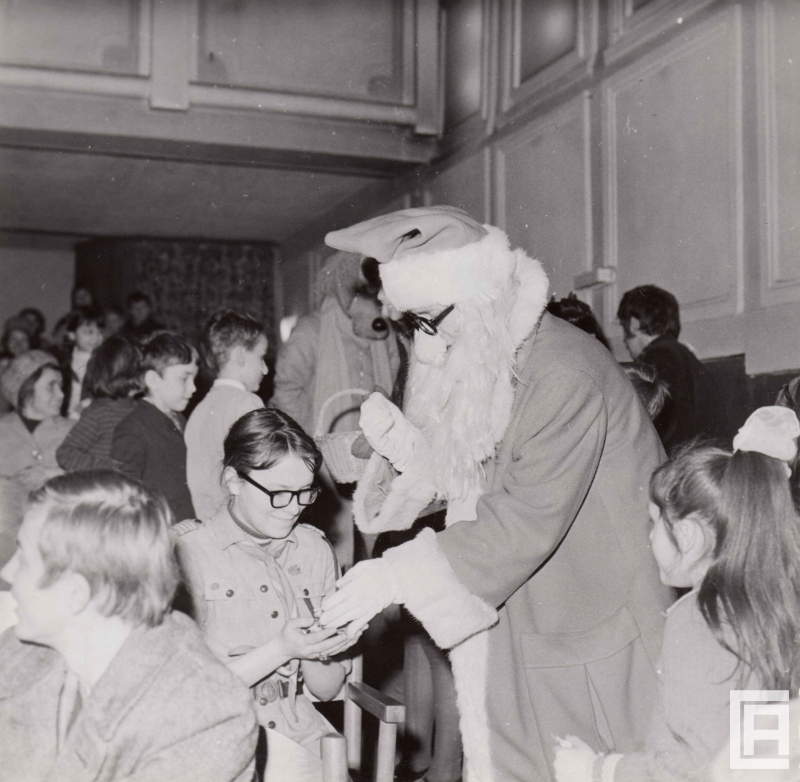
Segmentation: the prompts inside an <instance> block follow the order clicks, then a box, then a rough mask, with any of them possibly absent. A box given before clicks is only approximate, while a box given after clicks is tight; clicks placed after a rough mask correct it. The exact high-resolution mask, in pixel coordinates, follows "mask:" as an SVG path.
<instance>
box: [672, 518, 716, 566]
mask: <svg viewBox="0 0 800 782" xmlns="http://www.w3.org/2000/svg"><path fill="white" fill-rule="evenodd" d="M672 530H673V532H674V533H675V539H676V540H677V541H678V548H679V549H680V550H681V554H683V555H684V556H685V557H687V556H688V557H692V559H694V560H699V559H702V558H703V557H704V556H705V555H706V554H707V553H708V543H709V541H708V536H707V534H706V527H705V524H704V523H703V522H702V521H701V520H700V519H699V518H697V517H696V516H694V515H689V516H686V518H683V519H678V521H676V522H675V524H674V525H673V528H672Z"/></svg>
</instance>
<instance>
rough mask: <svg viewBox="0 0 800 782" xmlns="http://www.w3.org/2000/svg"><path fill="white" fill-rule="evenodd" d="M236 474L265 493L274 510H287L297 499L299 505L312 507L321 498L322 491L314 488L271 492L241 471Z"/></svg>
mask: <svg viewBox="0 0 800 782" xmlns="http://www.w3.org/2000/svg"><path fill="white" fill-rule="evenodd" d="M236 474H237V475H238V476H239V477H240V478H241V479H242V480H243V481H247V482H248V483H249V484H251V485H252V486H255V487H256V488H257V489H259V490H260V491H263V492H264V494H266V495H267V496H268V497H269V501H270V504H271V505H272V507H273V508H276V509H277V508H285V507H286V506H287V505H289V504H290V503H291V501H292V500H293V499H294V498H295V497H297V503H298V505H302V506H306V505H311V504H312V503H313V502H314V500H316V499H317V497H319V493H320V491H322V490H321V489H319V488H318V487H316V486H312V487H311V488H310V489H300V491H289V490H288V489H283V490H281V491H270V490H269V489H265V488H264V487H263V486H262V485H261V484H260V483H256V482H255V481H254V480H253V479H252V478H251V477H250V476H249V475H246V474H245V473H243V472H242V471H241V470H237V471H236Z"/></svg>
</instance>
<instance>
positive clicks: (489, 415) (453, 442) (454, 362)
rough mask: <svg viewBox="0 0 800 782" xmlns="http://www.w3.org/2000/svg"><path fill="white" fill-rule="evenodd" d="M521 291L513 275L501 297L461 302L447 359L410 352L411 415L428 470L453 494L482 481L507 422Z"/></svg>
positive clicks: (442, 492)
mask: <svg viewBox="0 0 800 782" xmlns="http://www.w3.org/2000/svg"><path fill="white" fill-rule="evenodd" d="M517 289H518V285H517V283H516V282H513V281H512V282H511V283H510V284H509V286H508V287H507V289H506V290H505V291H504V292H503V293H502V294H501V295H500V297H499V298H498V299H496V300H490V299H489V298H488V297H479V298H476V299H472V300H470V301H466V302H462V303H459V304H456V310H457V311H458V313H459V320H460V324H461V325H460V328H459V332H458V334H457V335H456V337H455V339H454V341H453V344H452V345H451V346H450V347H449V349H447V351H446V353H444V354H443V355H442V357H441V361H439V362H438V363H423V362H422V361H420V359H419V358H418V357H417V356H416V350H415V351H414V354H412V357H411V365H410V368H409V378H408V385H407V388H406V394H405V404H404V409H405V414H406V416H407V417H408V419H409V420H410V421H411V423H413V424H414V425H415V426H416V427H417V428H418V429H420V431H421V432H422V433H423V434H424V436H425V439H426V440H427V442H428V445H429V446H430V448H429V453H428V458H429V465H428V468H429V470H430V472H429V474H430V475H431V476H432V478H433V482H434V483H435V486H436V491H437V494H438V495H439V496H440V497H444V498H446V499H448V500H456V499H459V498H464V497H466V496H467V495H468V494H469V493H470V491H473V492H474V490H475V488H476V487H480V486H482V483H483V470H482V464H483V462H485V461H486V460H487V459H488V458H490V457H492V456H493V455H494V452H495V447H496V445H497V443H498V442H499V441H500V440H501V439H502V437H503V434H504V432H505V430H506V427H507V426H508V422H509V418H510V415H511V405H512V402H513V399H514V390H513V385H512V378H513V367H514V358H515V354H516V346H515V345H514V341H513V339H512V337H511V335H510V333H509V330H508V313H509V312H510V311H511V308H512V306H513V303H514V301H515V299H516V294H517ZM423 358H428V357H427V355H424V356H423Z"/></svg>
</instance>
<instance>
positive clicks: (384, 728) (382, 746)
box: [375, 722, 397, 782]
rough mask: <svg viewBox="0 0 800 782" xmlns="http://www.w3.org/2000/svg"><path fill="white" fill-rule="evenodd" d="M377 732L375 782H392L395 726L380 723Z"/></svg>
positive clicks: (395, 744) (395, 740) (395, 743)
mask: <svg viewBox="0 0 800 782" xmlns="http://www.w3.org/2000/svg"><path fill="white" fill-rule="evenodd" d="M378 731H379V732H378V760H377V762H376V764H375V782H393V780H394V751H395V747H396V746H397V724H396V723H394V722H381V723H380V727H379V729H378Z"/></svg>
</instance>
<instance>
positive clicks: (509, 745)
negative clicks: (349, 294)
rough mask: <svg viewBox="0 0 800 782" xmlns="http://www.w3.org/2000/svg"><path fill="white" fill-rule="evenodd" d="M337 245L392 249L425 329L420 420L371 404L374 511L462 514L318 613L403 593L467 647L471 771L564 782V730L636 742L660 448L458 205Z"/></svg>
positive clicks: (462, 658) (414, 382)
mask: <svg viewBox="0 0 800 782" xmlns="http://www.w3.org/2000/svg"><path fill="white" fill-rule="evenodd" d="M326 242H327V243H328V244H329V245H331V246H332V247H336V248H339V249H342V250H347V251H349V252H359V253H361V254H363V255H366V256H371V257H375V258H377V260H378V261H379V262H380V264H381V266H380V272H381V279H382V282H383V287H384V293H385V296H386V298H387V299H388V301H389V302H390V303H391V305H393V306H394V307H395V308H396V309H397V310H400V311H406V312H410V313H412V315H411V320H412V322H413V323H414V324H415V325H417V326H418V330H417V332H416V335H415V339H414V350H413V357H412V360H411V367H410V371H409V377H408V385H407V390H406V397H405V401H404V406H403V408H404V409H403V412H401V411H400V410H399V409H398V408H397V407H395V406H394V405H392V404H391V403H390V402H388V401H387V400H385V399H384V398H383V397H381V396H380V395H377V394H376V395H373V396H372V397H370V399H369V400H368V401H367V402H366V403H365V404H364V405H363V406H362V415H361V424H362V428H363V429H364V433H365V435H366V436H367V439H368V440H369V441H370V443H371V444H372V445H373V447H374V448H375V449H376V453H375V454H373V456H372V458H371V460H370V464H369V466H368V468H367V472H366V474H365V476H364V478H362V480H361V482H360V483H359V487H358V490H357V492H356V497H355V515H356V523H357V524H358V525H359V527H360V528H361V529H362V530H364V531H367V532H380V531H383V530H389V529H403V528H407V527H409V526H410V525H411V524H412V523H413V522H414V520H415V519H416V518H417V517H418V516H419V515H420V514H422V513H423V512H424V510H425V508H426V506H428V505H429V503H431V501H434V500H437V499H439V500H445V501H446V502H447V505H448V510H447V525H448V526H447V529H446V530H445V531H444V532H441V533H439V534H435V533H433V532H432V531H430V530H425V531H423V532H422V533H421V534H420V535H419V536H417V538H415V539H414V540H413V541H411V542H410V543H406V544H404V545H402V546H399V547H397V548H394V549H391V550H389V551H387V552H386V553H385V554H384V555H383V557H382V559H381V560H373V561H371V562H365V563H361V564H360V565H358V566H356V567H355V568H354V569H353V570H352V571H350V573H349V574H348V575H347V576H345V578H344V579H343V581H342V582H341V584H340V590H339V592H337V593H336V594H335V595H333V596H330V597H329V598H328V599H326V602H325V605H324V609H325V613H324V614H323V617H322V620H323V621H324V622H326V623H328V624H331V623H334V622H335V623H339V624H341V623H342V622H346V621H349V622H351V625H350V627H351V631H352V632H355V630H356V629H357V628H358V627H360V626H361V625H362V624H363V623H364V622H365V621H367V620H368V619H369V618H370V616H371V615H372V614H373V613H374V612H375V611H376V610H380V609H381V608H382V607H384V605H386V604H387V603H389V602H402V603H404V604H405V606H406V608H407V609H408V610H409V611H410V612H411V613H412V614H413V615H414V616H415V617H416V618H417V619H418V620H419V621H420V622H421V623H422V624H423V626H424V627H425V629H426V630H427V631H428V632H429V633H430V635H431V637H432V638H433V639H434V641H435V642H436V643H437V644H439V645H440V646H441V647H442V648H445V649H450V650H451V651H450V657H451V661H452V664H453V672H454V675H455V679H456V688H457V691H458V700H459V711H460V719H461V731H462V736H463V741H464V751H465V757H466V777H467V779H468V780H470V781H471V782H501V781H505V780H532V779H533V780H552V779H554V776H553V771H552V759H553V745H554V738H553V737H554V736H559V735H566V734H574V735H581V736H592V737H594V743H595V744H596V748H597V749H598V750H601V751H603V752H611V751H617V752H627V751H631V750H634V749H638V748H640V747H641V746H642V744H643V740H644V730H645V727H646V725H647V723H648V719H649V716H650V711H651V709H652V706H653V703H654V699H655V693H656V681H657V680H656V673H655V663H656V660H657V657H658V654H659V651H660V645H661V634H662V629H663V622H664V618H663V614H662V612H663V610H664V609H665V608H666V606H667V605H668V603H669V602H670V599H671V594H670V592H669V591H668V590H666V589H665V588H664V587H663V586H662V585H661V584H660V582H659V579H658V574H657V569H656V566H655V563H654V560H653V558H652V555H651V554H650V550H649V543H648V533H649V523H648V516H647V502H648V499H647V498H648V493H647V487H648V482H649V478H650V474H651V472H652V470H653V469H654V468H655V467H656V466H657V465H658V464H659V463H660V461H661V460H662V459H663V450H662V449H661V446H660V443H659V441H658V437H657V435H656V433H655V430H654V429H653V426H652V424H651V422H650V419H649V417H648V415H647V413H646V412H645V411H644V409H643V408H642V406H641V403H640V402H639V399H638V397H637V396H636V393H635V391H634V389H633V387H632V386H631V384H630V382H629V380H628V379H627V377H626V376H625V373H624V372H623V371H622V369H621V368H620V367H619V366H618V365H617V363H616V362H615V361H614V359H613V358H612V357H611V355H610V354H609V353H608V351H607V350H606V349H605V348H604V347H603V346H602V345H600V343H599V342H597V341H596V340H594V339H593V338H591V337H589V336H588V335H586V334H584V333H583V332H581V331H579V330H578V329H576V328H574V327H573V326H571V325H569V324H567V323H565V322H563V321H559V320H558V319H556V318H554V317H552V316H551V315H549V314H548V313H546V312H545V305H546V303H547V292H548V282H547V277H546V275H545V274H544V272H543V270H542V268H541V265H540V264H539V263H538V262H537V261H535V260H533V259H532V258H530V257H528V256H527V255H526V254H525V253H524V252H523V251H522V250H519V249H516V250H512V249H511V248H510V247H509V243H508V239H507V237H506V235H505V234H504V233H503V232H502V231H501V230H499V229H498V228H495V227H492V226H489V225H486V226H481V225H479V224H478V223H476V222H475V221H473V220H472V219H471V218H470V217H469V216H468V215H467V214H466V213H464V212H462V211H460V210H457V209H454V208H452V207H427V208H422V209H410V210H404V211H401V212H395V213H392V214H389V215H384V216H381V217H378V218H375V219H373V220H369V221H366V222H364V223H360V224H358V225H356V226H353V227H351V228H348V229H344V230H342V231H337V232H334V233H332V234H329V235H328V236H327V237H326Z"/></svg>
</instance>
